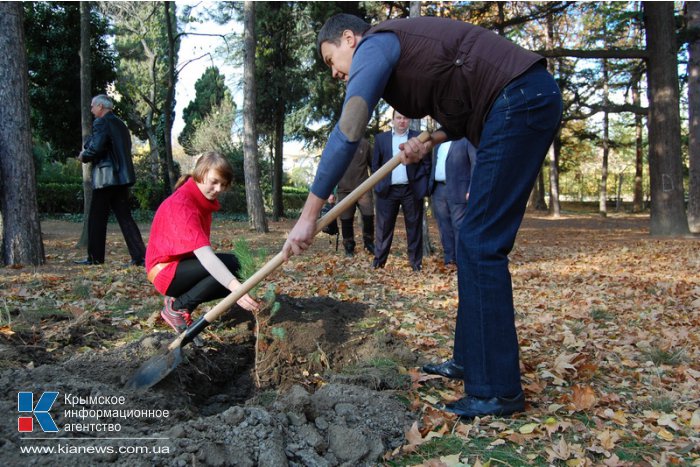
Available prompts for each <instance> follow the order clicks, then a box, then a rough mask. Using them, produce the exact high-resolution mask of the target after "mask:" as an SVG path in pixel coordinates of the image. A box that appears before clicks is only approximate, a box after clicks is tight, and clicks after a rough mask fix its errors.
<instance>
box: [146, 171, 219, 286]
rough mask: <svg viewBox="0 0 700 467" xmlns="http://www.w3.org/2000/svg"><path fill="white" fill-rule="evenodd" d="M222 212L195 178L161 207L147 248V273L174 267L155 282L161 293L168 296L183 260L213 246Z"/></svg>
mask: <svg viewBox="0 0 700 467" xmlns="http://www.w3.org/2000/svg"><path fill="white" fill-rule="evenodd" d="M219 208H220V204H219V202H218V201H217V200H213V201H211V200H208V199H207V198H206V197H205V196H204V195H203V194H202V192H201V191H200V190H199V188H198V187H197V184H196V183H195V181H194V179H193V178H190V179H189V180H187V181H186V182H185V183H184V184H183V185H182V186H181V187H180V188H178V189H177V190H175V193H173V194H172V195H170V196H169V197H168V198H167V199H166V200H165V201H163V203H162V204H161V205H160V206H159V207H158V210H157V211H156V215H155V217H154V218H153V224H151V234H150V236H149V238H148V247H147V248H146V271H150V270H151V268H153V266H155V265H156V264H158V263H170V264H169V265H168V266H166V267H165V268H164V269H163V270H161V271H160V273H158V275H157V276H156V278H155V281H154V283H153V285H155V287H156V290H158V292H160V293H162V294H163V295H165V294H166V291H167V290H168V287H169V286H170V283H171V282H172V280H173V278H174V277H175V270H176V269H177V263H178V262H179V261H180V260H181V259H183V258H189V257H192V256H194V253H193V252H194V250H196V249H197V248H201V247H203V246H211V241H210V240H209V236H210V234H211V220H212V213H213V212H215V211H218V210H219Z"/></svg>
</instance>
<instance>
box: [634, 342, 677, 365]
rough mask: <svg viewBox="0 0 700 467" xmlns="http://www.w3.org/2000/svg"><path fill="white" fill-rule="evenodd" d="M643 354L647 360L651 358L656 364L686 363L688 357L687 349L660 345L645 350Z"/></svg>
mask: <svg viewBox="0 0 700 467" xmlns="http://www.w3.org/2000/svg"><path fill="white" fill-rule="evenodd" d="M642 355H643V356H644V358H645V359H646V360H647V361H649V360H650V361H651V362H652V363H654V365H656V366H661V365H671V366H676V365H680V364H681V363H685V362H686V360H687V359H688V357H687V355H686V352H685V349H675V350H665V349H660V348H658V347H651V348H649V349H647V350H645V351H644V352H643V354H642Z"/></svg>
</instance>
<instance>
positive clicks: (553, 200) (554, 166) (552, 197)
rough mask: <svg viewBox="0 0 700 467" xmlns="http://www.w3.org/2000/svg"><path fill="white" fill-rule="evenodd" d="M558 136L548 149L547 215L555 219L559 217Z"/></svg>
mask: <svg viewBox="0 0 700 467" xmlns="http://www.w3.org/2000/svg"><path fill="white" fill-rule="evenodd" d="M560 138H561V137H560V134H559V133H557V135H556V136H555V138H554V142H553V143H552V145H551V146H550V147H549V215H550V216H552V217H555V218H558V217H559V216H561V204H560V203H559V152H560V151H561V139H560Z"/></svg>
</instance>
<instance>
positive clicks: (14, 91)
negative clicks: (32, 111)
mask: <svg viewBox="0 0 700 467" xmlns="http://www.w3.org/2000/svg"><path fill="white" fill-rule="evenodd" d="M23 8H24V7H23V5H22V3H21V2H0V50H2V53H0V102H3V103H4V105H0V122H2V125H0V180H1V182H0V185H1V189H0V209H1V211H2V259H3V263H4V264H5V265H18V264H32V265H35V266H36V265H40V264H44V261H45V258H44V244H43V242H42V239H41V226H40V224H39V212H38V207H37V200H36V177H35V173H34V159H33V158H32V134H31V129H30V121H29V83H28V80H29V72H28V70H27V55H26V48H25V45H24V30H23V26H22V21H23Z"/></svg>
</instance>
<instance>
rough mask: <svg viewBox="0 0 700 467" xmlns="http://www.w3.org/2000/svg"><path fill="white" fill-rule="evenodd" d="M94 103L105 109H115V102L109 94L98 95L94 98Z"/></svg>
mask: <svg viewBox="0 0 700 467" xmlns="http://www.w3.org/2000/svg"><path fill="white" fill-rule="evenodd" d="M92 102H93V103H95V104H101V105H102V107H104V108H105V109H113V108H114V102H112V99H110V98H109V96H108V95H107V94H98V95H96V96H95V97H93V98H92Z"/></svg>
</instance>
